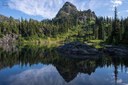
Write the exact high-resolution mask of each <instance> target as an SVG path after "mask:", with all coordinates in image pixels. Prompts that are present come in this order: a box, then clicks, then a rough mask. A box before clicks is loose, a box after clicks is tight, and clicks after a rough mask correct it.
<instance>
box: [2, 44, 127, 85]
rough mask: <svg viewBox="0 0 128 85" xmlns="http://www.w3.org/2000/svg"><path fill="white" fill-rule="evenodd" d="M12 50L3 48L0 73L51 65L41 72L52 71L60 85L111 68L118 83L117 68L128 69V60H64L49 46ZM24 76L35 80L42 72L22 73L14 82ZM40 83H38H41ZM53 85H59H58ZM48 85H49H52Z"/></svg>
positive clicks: (108, 58)
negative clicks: (20, 68)
mask: <svg viewBox="0 0 128 85" xmlns="http://www.w3.org/2000/svg"><path fill="white" fill-rule="evenodd" d="M10 49H11V50H6V49H5V48H4V49H3V48H0V69H1V70H2V69H4V68H7V67H10V69H11V68H12V67H13V66H15V65H20V66H21V67H22V66H25V65H29V66H30V67H31V66H32V65H33V64H39V63H42V64H46V65H48V67H46V68H45V71H44V68H42V69H40V70H41V71H43V72H47V73H48V72H49V71H50V72H51V74H50V75H51V76H53V75H54V76H53V78H54V77H56V76H55V75H58V76H59V77H57V78H58V79H60V80H61V81H56V82H61V83H59V84H60V85H67V83H71V82H73V81H74V80H76V81H78V77H80V76H81V74H84V75H85V74H86V75H87V74H88V76H89V75H90V76H91V75H92V73H95V71H96V69H99V68H104V67H108V68H109V67H111V66H113V67H114V69H113V73H114V76H115V81H116V82H117V81H118V67H120V66H121V68H123V67H124V66H125V70H126V69H127V67H128V62H127V61H128V58H126V57H112V56H102V57H100V58H97V59H86V60H78V59H71V58H64V57H62V56H60V55H59V54H58V52H57V51H56V48H55V47H52V48H50V47H47V46H28V45H26V46H13V48H10ZM49 64H50V66H49ZM48 70H49V71H48ZM121 70H123V69H121ZM29 72H31V73H32V72H33V73H32V74H33V76H32V74H30V73H29ZM24 73H25V74H27V73H29V74H30V75H31V77H35V76H36V75H37V74H36V73H40V72H39V71H38V70H36V69H35V70H28V71H25V72H22V73H21V74H18V75H16V76H13V77H12V79H15V78H17V77H21V76H22V77H23V75H25V74H24ZM58 73H59V74H58ZM22 74H23V75H22ZM29 74H27V76H30V75H29ZM43 75H44V73H42V77H41V76H38V77H39V78H44V77H46V76H43ZM50 75H49V76H48V75H47V77H51V76H50ZM60 75H61V76H60ZM82 76H83V75H82ZM99 76H100V75H99ZM51 78H52V77H51ZM18 79H19V78H18ZM24 79H26V78H24ZM24 79H23V80H24ZM80 79H81V78H80ZM26 80H27V79H26ZM38 80H39V79H38ZM38 80H36V81H37V82H38ZM13 81H14V80H13ZM47 81H48V80H47ZM76 81H74V82H76ZM79 81H81V80H79ZM101 81H102V80H101ZM24 82H25V81H24ZM42 82H44V81H41V82H40V83H42ZM54 82H55V80H54ZM74 82H73V83H74ZM38 83H39V82H38ZM73 83H72V84H73ZM86 83H87V81H86ZM16 84H17V83H16ZM44 84H45V83H44ZM54 84H55V85H56V83H54ZM54 84H53V85H54ZM59 84H58V85H59ZM84 84H85V83H84ZM88 84H89V83H88ZM23 85H24V84H23ZM39 85H40V84H39ZM47 85H50V83H49V84H47ZM69 85H70V84H69ZM82 85H83V84H82ZM95 85H96V84H95ZM97 85H98V84H97Z"/></svg>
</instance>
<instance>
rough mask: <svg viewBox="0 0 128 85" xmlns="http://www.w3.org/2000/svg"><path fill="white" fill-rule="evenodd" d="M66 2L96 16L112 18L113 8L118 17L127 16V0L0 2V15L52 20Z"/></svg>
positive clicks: (28, 0)
mask: <svg viewBox="0 0 128 85" xmlns="http://www.w3.org/2000/svg"><path fill="white" fill-rule="evenodd" d="M66 1H68V2H71V3H73V4H74V5H76V7H77V9H78V10H87V9H91V10H93V11H95V13H96V15H97V16H109V17H112V16H113V14H114V13H113V8H114V7H115V6H117V8H118V17H121V16H123V17H127V16H128V1H127V0H0V14H3V15H5V16H13V17H14V18H17V19H20V18H21V17H23V18H26V19H29V18H33V19H36V20H42V19H47V18H48V19H52V18H54V17H55V15H56V14H57V12H58V11H59V9H60V8H61V7H62V6H63V4H64V3H65V2H66Z"/></svg>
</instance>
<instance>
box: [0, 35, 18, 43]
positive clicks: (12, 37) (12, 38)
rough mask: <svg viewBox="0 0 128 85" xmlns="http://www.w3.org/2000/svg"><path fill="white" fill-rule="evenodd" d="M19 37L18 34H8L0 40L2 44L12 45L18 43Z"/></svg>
mask: <svg viewBox="0 0 128 85" xmlns="http://www.w3.org/2000/svg"><path fill="white" fill-rule="evenodd" d="M17 38H18V35H16V34H6V35H5V36H4V37H2V38H0V44H10V43H13V42H14V41H16V39H17Z"/></svg>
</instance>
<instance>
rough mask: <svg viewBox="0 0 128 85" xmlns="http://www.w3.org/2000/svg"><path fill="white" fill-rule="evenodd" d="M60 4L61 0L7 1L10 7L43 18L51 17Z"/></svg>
mask: <svg viewBox="0 0 128 85" xmlns="http://www.w3.org/2000/svg"><path fill="white" fill-rule="evenodd" d="M62 4H63V0H10V1H9V2H8V5H9V7H10V8H11V9H15V10H19V11H21V12H23V13H25V14H28V15H34V16H42V17H44V18H53V17H54V16H55V15H56V13H57V11H58V10H59V9H60V7H61V5H62Z"/></svg>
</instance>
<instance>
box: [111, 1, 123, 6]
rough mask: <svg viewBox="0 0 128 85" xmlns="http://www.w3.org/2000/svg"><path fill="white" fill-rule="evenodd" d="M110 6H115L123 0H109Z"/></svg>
mask: <svg viewBox="0 0 128 85" xmlns="http://www.w3.org/2000/svg"><path fill="white" fill-rule="evenodd" d="M111 3H112V6H113V7H115V6H116V7H117V6H120V5H122V4H123V0H111Z"/></svg>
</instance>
